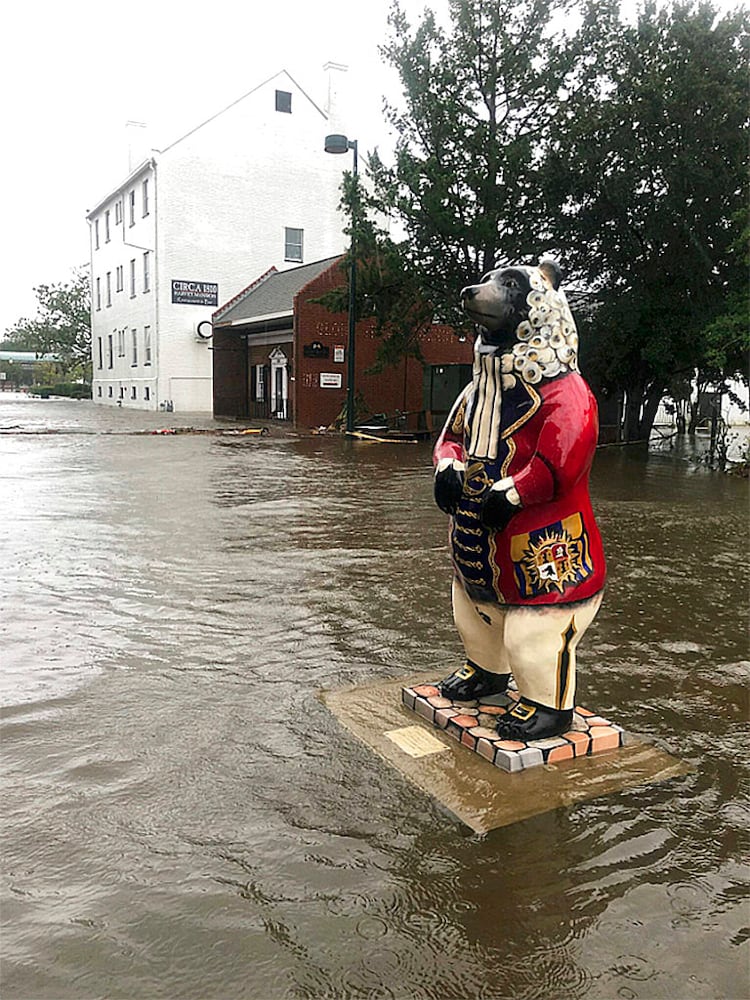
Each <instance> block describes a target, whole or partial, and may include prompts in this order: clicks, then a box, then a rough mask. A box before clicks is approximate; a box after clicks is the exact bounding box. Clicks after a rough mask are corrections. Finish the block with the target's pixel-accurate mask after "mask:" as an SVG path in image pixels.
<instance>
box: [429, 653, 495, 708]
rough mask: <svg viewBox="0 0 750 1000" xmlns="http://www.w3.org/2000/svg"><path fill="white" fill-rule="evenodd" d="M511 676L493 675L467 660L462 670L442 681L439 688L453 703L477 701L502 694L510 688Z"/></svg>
mask: <svg viewBox="0 0 750 1000" xmlns="http://www.w3.org/2000/svg"><path fill="white" fill-rule="evenodd" d="M509 680H510V674H491V673H490V672H489V670H482V668H481V667H479V666H477V664H476V663H472V662H471V660H467V661H466V663H465V664H464V665H463V666H462V667H461V669H460V670H456V671H455V672H454V673H452V674H451V675H450V677H446V678H445V680H444V681H440V683H439V684H438V688H439V689H440V694H441V695H442V696H443V697H444V698H450V699H451V700H452V701H476V699H477V698H487V697H489V695H492V694H502V693H503V691H505V689H506V688H507V686H508V681H509Z"/></svg>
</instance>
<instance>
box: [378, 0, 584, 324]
mask: <svg viewBox="0 0 750 1000" xmlns="http://www.w3.org/2000/svg"><path fill="white" fill-rule="evenodd" d="M569 6H570V4H568V3H565V2H563V3H560V2H553V0H527V2H526V3H518V2H513V0H493V2H488V0H449V8H450V18H451V26H450V29H449V30H446V29H444V28H442V27H440V25H439V24H438V23H437V21H436V19H435V17H434V15H433V14H432V13H430V12H429V11H428V12H426V13H425V15H424V18H423V20H422V21H421V23H420V24H418V25H417V26H416V27H414V28H413V27H412V26H411V25H410V24H409V23H408V21H407V19H406V15H405V14H404V12H403V11H402V10H401V8H400V7H399V4H398V2H397V0H396V2H395V3H394V5H393V7H392V9H391V14H390V17H389V24H390V27H391V32H392V34H391V38H390V40H389V41H388V42H387V43H386V45H385V46H384V47H383V55H384V57H385V58H386V60H387V61H388V62H390V63H391V64H392V65H393V66H394V67H395V68H396V69H397V70H398V73H399V76H400V79H401V85H402V89H403V104H404V107H403V109H399V108H398V107H397V106H396V105H395V104H392V103H388V104H386V114H387V117H388V119H389V120H390V122H391V124H392V125H393V127H394V129H395V132H396V135H397V141H396V149H395V161H394V163H393V164H392V165H390V166H387V165H386V164H385V163H384V162H383V161H382V160H381V159H380V157H379V156H378V155H377V153H376V154H375V155H374V156H373V157H372V158H371V176H372V178H373V182H374V185H375V190H376V192H377V195H378V207H379V208H380V210H381V211H383V212H384V213H388V214H392V215H393V214H395V216H396V217H397V218H398V220H399V222H400V224H401V225H402V226H403V228H404V230H405V234H406V249H405V250H404V252H403V256H404V257H405V258H406V259H407V260H408V266H409V268H410V269H411V271H412V272H413V273H415V274H417V275H418V276H419V280H420V285H421V287H422V289H423V293H424V295H425V298H426V299H427V300H428V301H430V302H431V303H433V305H434V306H435V308H436V309H437V311H438V315H439V316H440V317H441V318H443V319H446V320H452V321H454V322H459V323H460V322H461V321H462V318H461V317H460V316H459V315H458V309H457V306H458V293H459V291H460V289H461V288H462V287H463V286H464V285H466V284H467V283H469V282H473V281H476V280H477V278H478V277H479V276H480V275H482V274H484V273H485V272H487V271H488V270H490V269H492V268H493V267H495V266H496V265H497V264H499V263H503V262H509V261H518V260H519V259H527V258H528V257H529V256H530V255H531V256H533V257H534V259H536V257H537V256H539V255H540V253H542V252H543V251H544V250H546V249H547V246H546V243H547V240H548V237H549V227H548V225H547V223H546V219H545V215H544V209H543V205H542V204H541V202H540V200H539V197H538V192H539V188H540V183H539V176H540V175H539V172H540V169H541V165H542V160H541V151H542V150H543V149H544V144H545V142H546V140H547V137H548V135H549V131H550V127H551V122H552V120H553V119H554V116H555V114H556V113H557V109H558V106H559V104H560V101H561V100H562V94H563V93H564V88H565V87H566V86H572V85H573V79H572V74H573V71H574V68H575V65H576V51H577V50H576V46H575V44H574V43H573V42H571V40H570V39H569V38H568V37H567V36H566V35H565V34H564V33H563V32H562V31H561V30H560V29H559V28H555V27H554V26H553V23H552V17H553V14H557V15H564V13H565V11H566V10H567V9H568V7H569Z"/></svg>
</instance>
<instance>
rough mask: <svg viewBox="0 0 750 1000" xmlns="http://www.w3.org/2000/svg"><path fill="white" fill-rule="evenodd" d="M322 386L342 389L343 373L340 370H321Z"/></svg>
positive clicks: (323, 387) (322, 387)
mask: <svg viewBox="0 0 750 1000" xmlns="http://www.w3.org/2000/svg"><path fill="white" fill-rule="evenodd" d="M320 388H321V389H340V388H341V373H340V372H321V373H320Z"/></svg>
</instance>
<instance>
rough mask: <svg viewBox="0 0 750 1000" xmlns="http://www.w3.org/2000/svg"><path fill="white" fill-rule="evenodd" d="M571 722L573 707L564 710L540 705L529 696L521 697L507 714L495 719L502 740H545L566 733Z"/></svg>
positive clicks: (524, 741) (526, 741)
mask: <svg viewBox="0 0 750 1000" xmlns="http://www.w3.org/2000/svg"><path fill="white" fill-rule="evenodd" d="M572 722H573V709H572V708H569V709H567V710H566V711H564V712H561V711H558V710H557V709H555V708H548V706H547V705H540V704H539V702H537V701H531V699H530V698H521V699H520V700H519V701H518V702H516V704H515V705H514V706H513V708H512V709H511V710H510V712H508V714H507V715H501V716H500V718H499V719H498V721H497V733H498V736H501V737H502V738H503V739H504V740H520V741H521V742H522V743H529V742H531V741H532V740H546V739H549V738H550V737H551V736H560V735H561V734H562V733H566V732H567V731H568V730H569V729H570V727H571V724H572Z"/></svg>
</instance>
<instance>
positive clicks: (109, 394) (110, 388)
mask: <svg viewBox="0 0 750 1000" xmlns="http://www.w3.org/2000/svg"><path fill="white" fill-rule="evenodd" d="M107 395H108V396H109V398H110V399H112V386H110V387H109V389H108V390H107Z"/></svg>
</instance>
